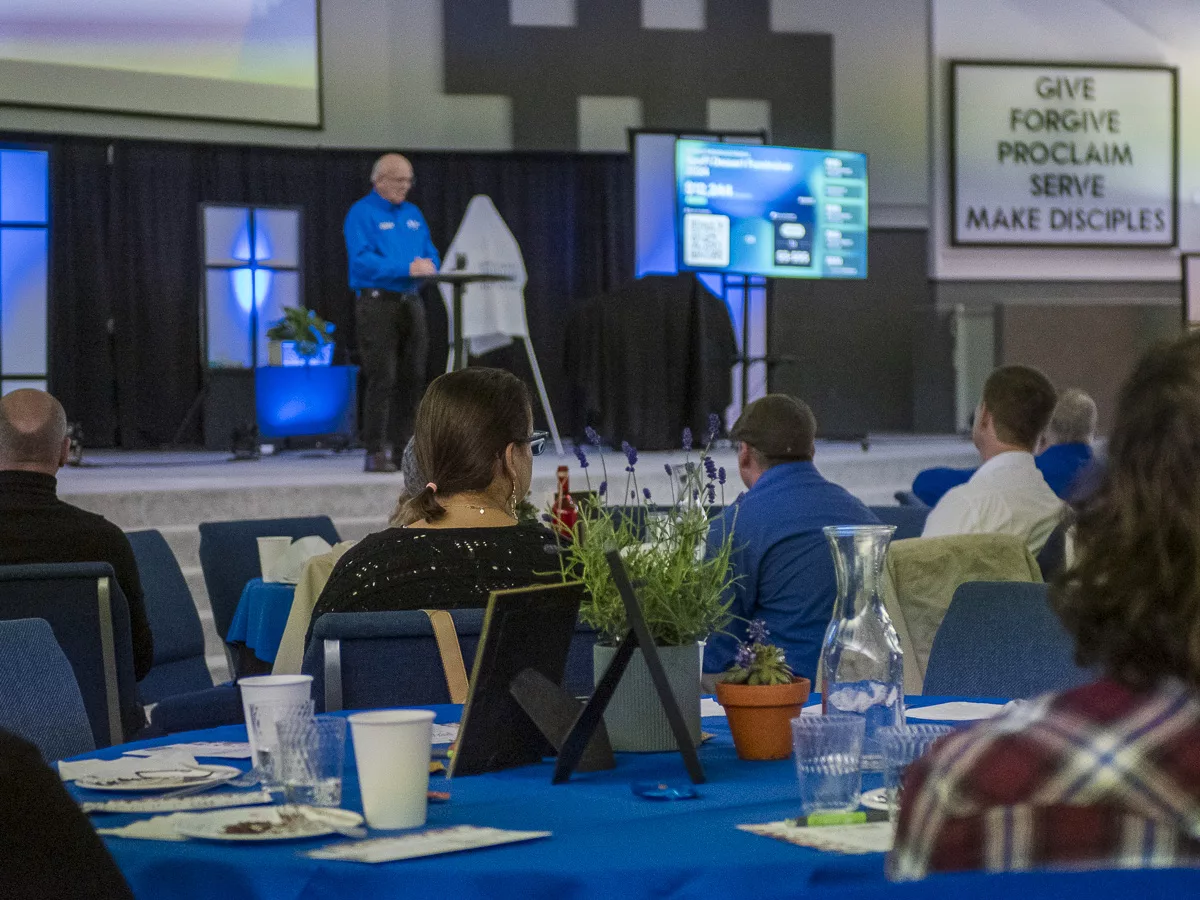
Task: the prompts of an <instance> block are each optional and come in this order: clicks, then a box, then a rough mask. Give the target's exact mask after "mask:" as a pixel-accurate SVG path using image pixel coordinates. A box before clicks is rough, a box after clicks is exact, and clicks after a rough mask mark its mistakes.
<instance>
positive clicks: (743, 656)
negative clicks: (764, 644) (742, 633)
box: [734, 644, 754, 669]
mask: <svg viewBox="0 0 1200 900" xmlns="http://www.w3.org/2000/svg"><path fill="white" fill-rule="evenodd" d="M734 663H735V664H736V665H737V667H738V668H739V669H748V668H750V667H751V666H752V665H754V651H753V650H752V649H751V648H750V645H749V644H738V651H737V656H736V657H735V658H734Z"/></svg>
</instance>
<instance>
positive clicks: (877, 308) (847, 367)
mask: <svg viewBox="0 0 1200 900" xmlns="http://www.w3.org/2000/svg"><path fill="white" fill-rule="evenodd" d="M869 240H870V243H869V246H868V259H869V261H870V262H869V266H870V270H869V276H868V277H867V278H866V279H864V280H862V281H835V280H830V281H814V282H804V281H799V280H793V281H788V280H786V279H777V280H776V281H775V283H774V284H775V287H774V298H773V302H772V308H771V315H770V321H769V342H770V354H771V355H772V356H792V357H796V358H797V359H798V363H797V364H795V365H777V366H775V367H774V372H773V375H772V378H771V382H770V383H771V389H772V390H776V391H783V392H786V393H790V394H794V395H795V396H797V397H800V398H801V399H803V400H804V401H805V402H807V403H808V404H809V405H810V406H811V407H812V409H813V412H814V413H815V414H816V416H817V421H818V423H819V433H820V434H823V435H827V436H831V435H849V434H859V433H864V432H881V431H912V430H914V428H918V427H919V429H920V430H923V431H943V430H952V428H953V412H954V380H953V367H952V364H951V355H950V348H951V346H952V344H951V341H950V338H949V323H948V320H947V319H946V318H945V317H939V316H937V315H936V314H935V313H934V311H933V306H932V300H931V297H930V288H929V281H928V278H927V275H926V271H925V264H926V232H925V231H924V230H917V229H912V230H887V231H884V230H875V231H872V232H871V234H870V239H869ZM918 423H920V424H919V426H918Z"/></svg>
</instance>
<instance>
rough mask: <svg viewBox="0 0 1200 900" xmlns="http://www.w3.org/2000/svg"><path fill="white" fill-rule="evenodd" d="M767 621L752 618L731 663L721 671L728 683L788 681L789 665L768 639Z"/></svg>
mask: <svg viewBox="0 0 1200 900" xmlns="http://www.w3.org/2000/svg"><path fill="white" fill-rule="evenodd" d="M769 634H770V632H769V631H767V623H766V622H764V621H763V620H762V619H754V620H753V621H752V622H750V624H749V626H748V627H747V629H746V640H745V641H739V642H738V651H737V656H736V657H734V661H733V665H732V666H731V667H730V668H729V669H728V670H727V671H726V672H725V673H723V674H722V675H721V681H724V682H725V683H727V684H754V685H766V684H791V683H792V678H793V677H794V676H793V674H792V668H791V666H789V665H788V664H787V658H786V657H785V656H784V654H783V651H782V650H781V649H780V648H779V647H777V646H775V645H774V644H772V643H769V642H768V641H767V637H768V635H769Z"/></svg>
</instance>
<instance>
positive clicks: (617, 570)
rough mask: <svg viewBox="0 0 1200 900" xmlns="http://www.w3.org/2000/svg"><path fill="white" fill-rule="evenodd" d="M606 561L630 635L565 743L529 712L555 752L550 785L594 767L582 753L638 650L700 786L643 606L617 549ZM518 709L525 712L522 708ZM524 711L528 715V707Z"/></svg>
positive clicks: (698, 772) (689, 741)
mask: <svg viewBox="0 0 1200 900" xmlns="http://www.w3.org/2000/svg"><path fill="white" fill-rule="evenodd" d="M606 556H607V559H608V566H609V569H611V570H612V576H613V581H614V582H615V583H616V587H617V592H618V593H619V594H620V595H621V600H622V602H623V603H624V604H625V617H626V620H627V621H628V622H629V632H628V633H627V634H626V635H625V637H624V638H623V639H622V640H621V645H620V646H619V647H618V648H617V652H616V655H615V656H614V657H613V660H612V662H611V663H610V664H609V666H608V669H607V670H606V671H605V673H604V676H603V677H602V678H601V679H600V683H599V684H598V685H597V686H596V690H595V692H594V693H593V694H592V696H591V699H590V700H588V702H587V704H586V705H585V706H584V707H583V710H582V711H581V712H580V713H579V715H578V718H576V719H575V722H574V724H573V725H572V726H571V728H570V730H569V731H568V732H567V734H566V737H565V738H563V737H562V731H561V726H558V727H557V728H556V727H555V725H554V723H553V722H552V721H548V722H547V723H546V726H545V727H543V725H542V724H541V721H539V720H540V719H542V718H543V717H542V716H538V715H534V714H532V713H531V718H533V719H534V721H535V722H536V723H538V727H539V728H541V729H542V731H543V733H544V734H545V735H546V738H547V739H548V740H550V741H551V743H553V744H554V745H555V746H556V747H557V749H558V760H557V762H556V763H555V765H554V777H553V779H552V783H554V784H562V783H564V782H566V781H568V780H569V779H570V777H571V773H572V772H573V771H574V770H575V769H576V768H577V767H578V768H579V769H580V771H586V770H589V769H591V768H593V766H586V765H585V766H580V762H581V761H584V762H585V763H586V762H588V761H589V760H588V759H585V751H589V745H591V743H592V737H593V735H594V734H595V733H596V730H597V728H602V727H603V716H604V710H605V709H606V708H607V707H608V703H609V701H610V700H611V699H612V696H613V692H614V691H616V689H617V684H618V682H620V680H621V676H622V675H623V674H624V673H625V667H626V666H628V665H629V660H630V659H632V658H633V651H634V650H636V649H637V648H638V647H640V648H641V649H642V656H643V658H644V659H645V660H646V667H647V668H648V669H649V670H650V678H651V679H652V680H653V682H654V689H655V691H656V692H657V693H658V699H659V701H660V702H661V703H662V705H663V711H664V712H666V714H667V721H669V722H670V723H671V731H672V732H673V733H674V735H675V742H676V744H678V745H679V753H680V755H681V756H682V757H683V762H684V765H685V766H687V771H688V775H689V776H690V777H691V779H692V783H693V784H703V783H704V768H703V767H702V766H701V765H700V757H699V755H697V753H696V746H695V744H693V743H692V736H691V734H690V733H689V732H688V728H687V723H686V722H684V721H683V714H682V713H681V712H680V711H679V704H678V703H676V702H675V695H674V693H672V692H671V685H670V684H669V683H668V681H667V673H666V671H665V670H664V669H663V665H662V660H661V659H659V657H658V648H657V647H655V646H654V639H653V638H652V637H651V636H650V630H649V629H648V628H647V627H646V620H645V618H644V617H643V616H642V607H641V604H640V603H639V602H638V599H637V594H636V593H635V592H634V590H633V585H632V584H630V582H629V576H628V574H627V573H626V572H625V564H624V562H622V560H621V555H620V553H618V552H617V551H616V550H610V551H609V552H608V553H607V554H606ZM522 706H523V707H524V706H525V704H522ZM525 708H526V711H527V712H528V711H529V708H528V707H525ZM605 743H606V742H605ZM595 753H596V749H595V748H593V749H592V750H591V751H589V752H588V753H587V756H588V757H592V758H593V760H591V761H594V755H595ZM601 753H602V751H601ZM596 768H608V766H596Z"/></svg>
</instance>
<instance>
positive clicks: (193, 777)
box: [75, 760, 242, 792]
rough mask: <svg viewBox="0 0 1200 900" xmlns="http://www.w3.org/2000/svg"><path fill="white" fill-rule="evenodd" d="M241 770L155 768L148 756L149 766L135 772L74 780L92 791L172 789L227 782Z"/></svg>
mask: <svg viewBox="0 0 1200 900" xmlns="http://www.w3.org/2000/svg"><path fill="white" fill-rule="evenodd" d="M241 774H242V770H241V769H239V768H236V767H235V766H204V765H198V766H196V767H195V768H194V769H193V768H190V767H189V768H186V769H179V768H174V769H164V768H161V765H160V767H158V768H156V767H155V765H154V762H153V761H152V760H147V761H146V768H145V769H140V770H138V772H137V774H135V775H122V776H119V777H115V778H106V777H104V776H103V775H85V776H84V777H83V778H76V779H75V784H76V786H77V787H81V788H87V789H88V790H89V791H126V792H130V791H134V792H145V791H173V790H178V789H180V788H186V787H193V786H195V785H201V784H224V783H225V782H226V781H232V780H233V779H235V778H237V777H238V776H239V775H241Z"/></svg>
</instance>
